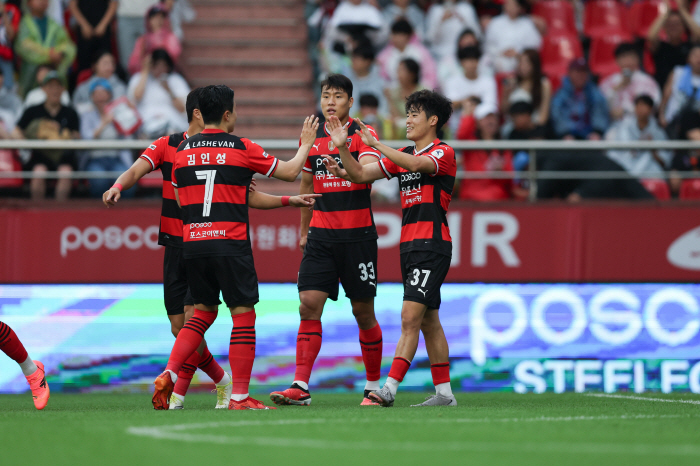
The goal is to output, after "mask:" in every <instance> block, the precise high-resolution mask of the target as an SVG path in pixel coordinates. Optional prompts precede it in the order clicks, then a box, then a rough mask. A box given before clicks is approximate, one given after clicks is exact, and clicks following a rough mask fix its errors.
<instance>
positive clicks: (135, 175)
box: [102, 157, 151, 207]
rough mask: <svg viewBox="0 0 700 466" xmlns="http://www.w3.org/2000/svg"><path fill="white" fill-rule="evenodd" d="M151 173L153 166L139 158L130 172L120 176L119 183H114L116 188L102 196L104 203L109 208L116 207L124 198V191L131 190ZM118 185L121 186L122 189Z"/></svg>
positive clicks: (129, 169)
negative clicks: (121, 198) (120, 199)
mask: <svg viewBox="0 0 700 466" xmlns="http://www.w3.org/2000/svg"><path fill="white" fill-rule="evenodd" d="M150 172H151V164H150V163H148V162H146V161H145V160H143V159H142V158H140V157H139V158H138V159H136V161H135V162H134V164H133V165H132V166H131V167H129V168H128V170H126V171H125V172H124V173H122V174H121V175H119V178H117V181H115V182H114V186H112V187H111V188H109V189H108V190H107V191H105V193H104V194H103V195H102V202H104V204H105V205H106V206H107V207H111V206H113V205H116V204H117V201H118V200H119V198H120V197H122V191H125V190H127V189H130V188H131V187H132V186H134V185H135V184H136V182H137V181H138V180H140V179H141V178H143V177H144V176H145V175H146V174H148V173H150ZM117 185H121V189H120V188H119V186H117Z"/></svg>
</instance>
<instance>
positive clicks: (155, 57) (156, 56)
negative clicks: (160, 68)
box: [151, 49, 175, 73]
mask: <svg viewBox="0 0 700 466" xmlns="http://www.w3.org/2000/svg"><path fill="white" fill-rule="evenodd" d="M161 60H162V61H164V62H165V63H166V64H167V65H168V73H172V72H173V69H174V68H175V62H174V61H173V57H171V56H170V54H169V53H168V51H167V50H165V49H155V50H154V51H153V53H151V63H152V64H154V65H155V64H156V62H157V61H161Z"/></svg>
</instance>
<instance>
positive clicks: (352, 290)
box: [297, 239, 377, 301]
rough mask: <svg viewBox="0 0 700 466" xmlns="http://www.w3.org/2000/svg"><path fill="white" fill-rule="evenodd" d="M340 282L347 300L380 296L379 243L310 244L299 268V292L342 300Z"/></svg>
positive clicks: (370, 241)
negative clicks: (339, 293)
mask: <svg viewBox="0 0 700 466" xmlns="http://www.w3.org/2000/svg"><path fill="white" fill-rule="evenodd" d="M338 280H340V281H341V282H342V283H343V289H344V290H345V296H347V297H348V298H350V299H366V298H373V297H375V296H377V240H376V239H373V240H367V241H357V242H353V243H332V242H328V241H314V240H308V241H307V243H306V247H305V248H304V257H303V258H302V259H301V265H300V266H299V278H298V281H297V287H298V288H299V291H300V292H301V291H307V290H318V291H323V292H324V293H328V297H329V298H330V299H332V300H333V301H337V300H338Z"/></svg>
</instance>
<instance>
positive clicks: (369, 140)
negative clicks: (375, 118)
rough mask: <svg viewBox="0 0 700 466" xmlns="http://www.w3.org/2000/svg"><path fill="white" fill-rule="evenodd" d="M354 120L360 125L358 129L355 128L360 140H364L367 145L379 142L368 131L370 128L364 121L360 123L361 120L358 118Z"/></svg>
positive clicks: (371, 145)
mask: <svg viewBox="0 0 700 466" xmlns="http://www.w3.org/2000/svg"><path fill="white" fill-rule="evenodd" d="M355 121H356V122H357V124H358V125H360V129H359V130H358V129H356V130H355V133H356V134H358V135H359V136H360V137H361V138H362V142H364V143H365V144H366V145H368V146H369V147H375V146H376V145H377V144H379V140H378V139H377V137H376V136H375V135H374V133H373V132H372V131H370V129H369V128H368V127H367V126H366V125H365V124H364V123H362V121H360V120H359V119H355Z"/></svg>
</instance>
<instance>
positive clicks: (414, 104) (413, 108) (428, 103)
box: [406, 89, 452, 131]
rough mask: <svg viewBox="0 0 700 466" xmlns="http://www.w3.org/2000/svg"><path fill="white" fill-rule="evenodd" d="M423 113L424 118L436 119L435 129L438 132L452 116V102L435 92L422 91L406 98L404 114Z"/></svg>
mask: <svg viewBox="0 0 700 466" xmlns="http://www.w3.org/2000/svg"><path fill="white" fill-rule="evenodd" d="M410 112H425V116H426V118H430V117H432V116H433V115H435V116H437V117H438V122H437V128H435V129H436V130H438V131H439V130H440V128H442V127H443V126H444V125H445V123H447V120H449V119H450V116H451V115H452V101H451V100H450V99H448V98H447V97H445V96H444V95H442V94H440V93H439V92H436V91H429V90H427V89H423V90H422V91H417V92H414V93H413V94H411V95H409V96H408V97H407V98H406V113H410Z"/></svg>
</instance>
